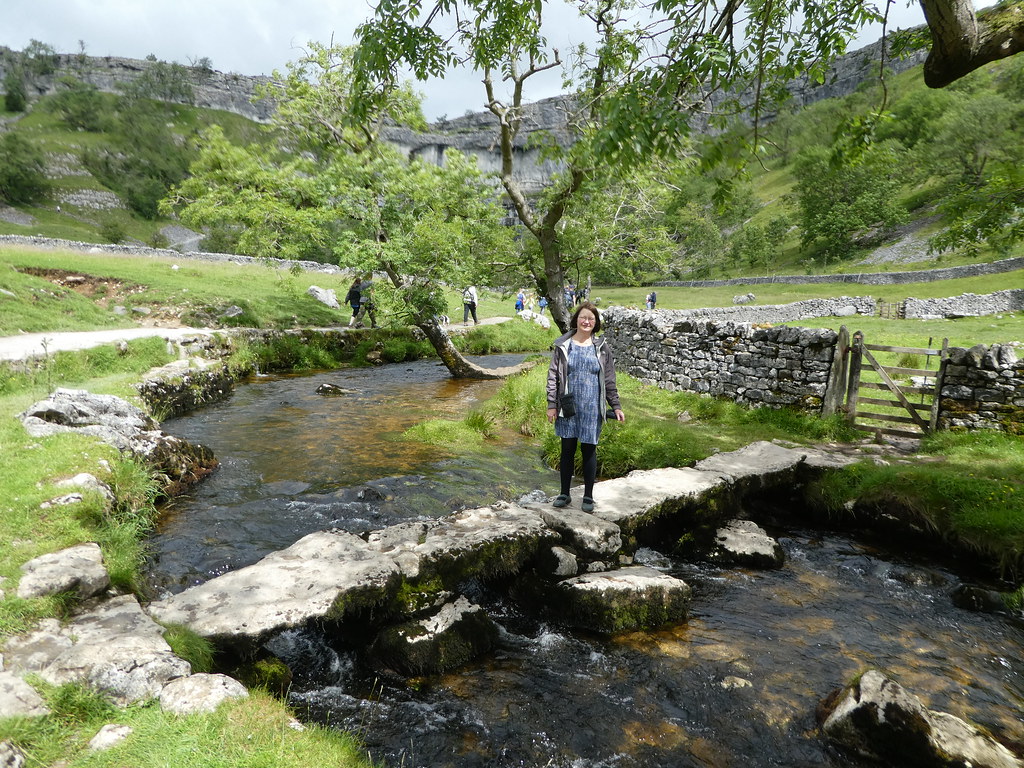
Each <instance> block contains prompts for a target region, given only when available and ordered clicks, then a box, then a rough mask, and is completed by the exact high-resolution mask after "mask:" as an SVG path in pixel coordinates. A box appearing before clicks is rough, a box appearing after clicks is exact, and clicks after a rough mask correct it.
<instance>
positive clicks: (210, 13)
mask: <svg viewBox="0 0 1024 768" xmlns="http://www.w3.org/2000/svg"><path fill="white" fill-rule="evenodd" d="M371 13H372V5H371V0H173V1H171V0H0V45H5V46H7V47H8V48H13V49H14V50H22V49H23V48H25V46H26V45H28V43H29V41H30V40H33V39H35V40H39V41H40V42H43V43H46V44H47V45H50V46H52V47H53V48H54V49H56V50H57V51H58V52H59V53H77V52H78V51H79V49H80V48H79V41H84V43H85V52H86V53H87V54H89V55H90V56H121V57H126V58H134V59H144V58H146V56H148V55H149V54H153V55H154V56H156V57H157V58H158V59H161V60H163V61H168V62H178V63H179V64H189V63H193V62H196V61H198V60H199V59H201V58H204V57H205V58H208V59H210V61H211V63H212V65H213V68H214V69H216V70H219V71H221V72H235V73H238V74H242V75H269V74H271V72H273V71H274V70H275V69H278V70H282V71H283V70H284V68H285V64H286V63H287V62H289V61H293V60H295V59H297V58H298V57H299V56H300V55H301V53H302V48H303V46H304V45H305V44H306V43H307V42H309V41H310V40H315V41H317V42H323V43H329V42H330V41H331V40H332V38H333V40H334V42H336V43H340V44H348V43H350V42H352V40H353V33H354V32H355V29H356V26H357V25H358V24H359V23H360V22H362V21H363V20H365V19H366V18H368V17H369V16H370V15H371ZM547 23H548V24H549V31H548V35H549V39H550V40H552V42H553V43H554V44H556V45H559V46H560V47H562V49H563V51H565V50H568V47H569V44H571V43H573V42H575V43H579V42H582V41H584V39H585V35H586V29H585V27H584V26H583V25H582V23H581V22H580V21H579V20H578V19H577V18H575V15H574V14H572V13H566V14H565V15H563V16H555V17H550V16H549V18H548V19H547ZM922 23H924V17H923V15H922V13H921V9H920V7H919V6H918V4H917V3H916V2H910V3H909V4H908V2H907V0H895V2H894V3H893V5H892V7H891V9H890V22H889V25H890V29H895V28H897V27H902V28H906V27H911V26H916V25H918V24H922ZM880 32H881V31H880V29H874V30H868V31H866V32H865V33H864V34H863V35H861V36H860V37H859V38H858V39H857V40H856V41H855V42H854V44H852V45H851V47H850V50H855V49H857V48H859V47H862V46H864V45H868V44H870V43H872V42H875V41H876V40H877V39H878V37H879V36H880ZM531 86H533V88H534V89H533V90H531V91H530V96H531V99H532V100H538V99H541V98H546V97H549V96H555V95H557V94H558V93H559V92H560V91H561V78H560V76H559V75H558V73H556V72H552V73H550V74H549V76H547V78H546V79H545V80H544V81H543V82H541V83H539V86H540V87H539V88H537V84H536V83H531ZM416 87H417V88H418V90H420V91H421V92H422V93H423V94H424V97H425V98H424V103H423V111H424V114H425V115H426V117H427V120H429V121H434V120H436V119H438V118H440V117H442V116H447V117H458V116H460V115H462V114H464V113H465V112H467V111H469V112H477V111H482V110H483V109H484V93H483V86H482V85H481V84H480V76H479V75H478V74H475V73H473V72H461V73H457V74H453V75H450V76H449V77H448V78H447V79H446V80H444V81H430V82H427V83H418V84H417V86H416Z"/></svg>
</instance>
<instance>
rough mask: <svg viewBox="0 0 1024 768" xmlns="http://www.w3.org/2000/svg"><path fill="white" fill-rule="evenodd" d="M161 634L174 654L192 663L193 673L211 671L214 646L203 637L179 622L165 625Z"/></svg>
mask: <svg viewBox="0 0 1024 768" xmlns="http://www.w3.org/2000/svg"><path fill="white" fill-rule="evenodd" d="M163 635H164V640H166V641H167V644H168V645H169V646H171V650H172V651H173V652H174V655H175V656H178V657H179V658H182V659H184V660H185V661H187V662H188V663H189V664H191V665H192V673H193V674H199V673H201V672H211V671H213V656H214V647H213V643H211V642H210V641H209V640H207V639H206V638H205V637H200V636H199V635H197V634H196V633H195V632H193V631H192V630H191V629H189V628H188V627H185V626H182V625H181V624H167V625H165V626H164V633H163Z"/></svg>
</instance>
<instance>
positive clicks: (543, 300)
mask: <svg viewBox="0 0 1024 768" xmlns="http://www.w3.org/2000/svg"><path fill="white" fill-rule="evenodd" d="M537 306H538V307H539V308H540V312H539V314H541V315H543V314H544V310H545V309H547V308H548V297H547V296H543V295H542V296H541V297H540V298H539V299H537Z"/></svg>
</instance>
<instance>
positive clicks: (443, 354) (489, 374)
mask: <svg viewBox="0 0 1024 768" xmlns="http://www.w3.org/2000/svg"><path fill="white" fill-rule="evenodd" d="M416 327H417V328H419V329H420V330H421V331H423V334H424V335H425V336H426V337H427V339H428V340H429V341H430V343H431V344H432V345H433V347H434V349H435V350H437V354H438V357H440V358H441V362H442V363H444V364H445V366H446V367H447V368H448V371H449V372H450V373H451V375H452V378H453V379H503V378H505V377H506V376H511V375H512V374H514V373H519V372H520V371H525V370H528V369H530V368H532V367H533V366H534V365H535V363H533V362H529V363H520V364H519V365H511V366H506V367H504V368H483V367H481V366H479V365H476V364H475V363H471V362H470V361H469V360H467V359H466V358H465V357H463V356H462V353H461V352H459V350H457V349H456V348H455V345H454V344H452V339H451V337H450V336H449V335H448V332H447V331H446V330H445V329H444V328H442V327H441V326H440V324H439V323H438V322H437V320H435V319H434V318H428V319H426V320H420V321H418V322H417V323H416Z"/></svg>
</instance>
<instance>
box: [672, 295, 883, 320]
mask: <svg viewBox="0 0 1024 768" xmlns="http://www.w3.org/2000/svg"><path fill="white" fill-rule="evenodd" d="M876 311H877V302H876V301H875V299H873V298H872V297H870V296H852V297H851V296H837V297H835V298H826V299H807V300H805V301H794V302H792V303H791V304H757V305H750V304H745V305H739V306H735V307H705V308H703V309H682V310H674V311H673V314H674V315H676V316H677V317H680V318H686V319H689V320H707V321H712V322H716V323H724V322H729V323H795V322H798V321H800V320H811V319H813V318H816V317H853V316H854V315H866V316H868V317H871V316H873V315H874V314H876Z"/></svg>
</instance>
